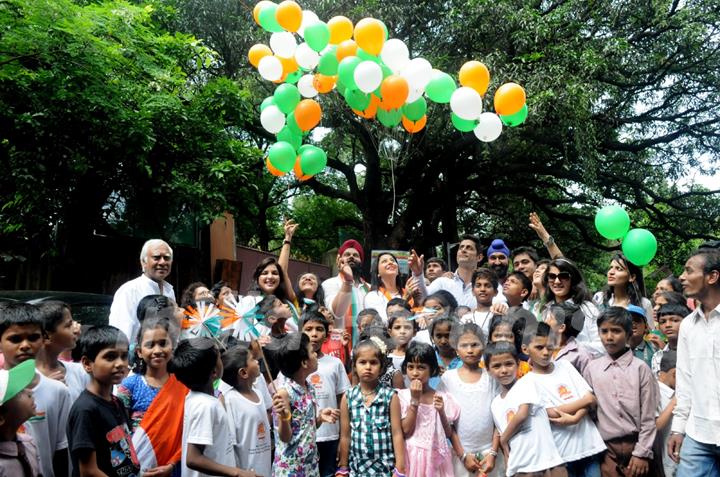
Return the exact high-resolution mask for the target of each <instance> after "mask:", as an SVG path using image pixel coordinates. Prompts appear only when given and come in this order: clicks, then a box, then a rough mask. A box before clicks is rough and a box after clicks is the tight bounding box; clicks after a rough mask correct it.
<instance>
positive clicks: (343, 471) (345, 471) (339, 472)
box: [335, 467, 350, 476]
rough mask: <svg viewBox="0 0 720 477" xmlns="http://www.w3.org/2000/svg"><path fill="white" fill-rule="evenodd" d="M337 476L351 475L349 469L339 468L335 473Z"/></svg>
mask: <svg viewBox="0 0 720 477" xmlns="http://www.w3.org/2000/svg"><path fill="white" fill-rule="evenodd" d="M335 475H336V476H337V475H350V469H348V468H347V467H338V468H337V470H336V471H335Z"/></svg>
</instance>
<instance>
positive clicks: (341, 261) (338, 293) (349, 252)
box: [322, 239, 370, 343]
mask: <svg viewBox="0 0 720 477" xmlns="http://www.w3.org/2000/svg"><path fill="white" fill-rule="evenodd" d="M364 259H365V253H364V251H363V248H362V245H360V242H358V241H357V240H352V239H350V240H346V241H345V242H344V243H343V244H342V245H341V246H340V248H339V249H338V255H337V267H338V274H337V276H335V277H332V278H328V279H327V280H325V281H324V282H323V283H322V287H323V292H324V293H325V306H326V307H327V308H329V309H330V310H332V312H333V315H335V320H336V321H335V328H345V329H346V330H347V331H348V332H350V333H351V334H352V336H353V343H354V342H356V341H357V336H356V335H357V323H356V320H357V315H358V312H360V311H362V309H363V303H364V302H365V295H367V293H368V291H369V290H370V286H369V285H368V284H367V283H365V281H364V280H363V279H362V277H361V276H360V271H361V270H362V263H363V261H364Z"/></svg>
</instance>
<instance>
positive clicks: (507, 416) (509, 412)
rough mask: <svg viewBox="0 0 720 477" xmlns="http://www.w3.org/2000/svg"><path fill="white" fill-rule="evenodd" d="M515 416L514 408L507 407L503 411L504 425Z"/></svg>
mask: <svg viewBox="0 0 720 477" xmlns="http://www.w3.org/2000/svg"><path fill="white" fill-rule="evenodd" d="M514 417H515V409H508V410H507V412H506V413H505V425H508V424H510V421H512V420H513V418H514Z"/></svg>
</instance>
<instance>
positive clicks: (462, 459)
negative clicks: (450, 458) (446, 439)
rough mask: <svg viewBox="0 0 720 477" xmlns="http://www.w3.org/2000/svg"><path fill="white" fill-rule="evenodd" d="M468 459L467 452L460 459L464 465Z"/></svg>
mask: <svg viewBox="0 0 720 477" xmlns="http://www.w3.org/2000/svg"><path fill="white" fill-rule="evenodd" d="M466 457H467V452H463V455H462V457H460V461H461V462H462V463H465V458H466Z"/></svg>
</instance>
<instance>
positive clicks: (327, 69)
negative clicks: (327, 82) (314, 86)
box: [317, 48, 338, 76]
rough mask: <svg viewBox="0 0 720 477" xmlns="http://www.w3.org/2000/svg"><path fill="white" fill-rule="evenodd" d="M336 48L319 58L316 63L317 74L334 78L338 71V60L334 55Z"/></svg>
mask: <svg viewBox="0 0 720 477" xmlns="http://www.w3.org/2000/svg"><path fill="white" fill-rule="evenodd" d="M336 50H337V48H333V49H330V51H328V52H326V53H325V54H324V55H322V56H321V57H320V61H319V62H318V66H317V69H318V73H321V74H324V75H326V76H334V75H336V74H337V71H338V59H337V55H336V54H335V51H336Z"/></svg>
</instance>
